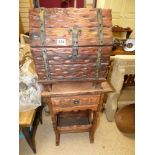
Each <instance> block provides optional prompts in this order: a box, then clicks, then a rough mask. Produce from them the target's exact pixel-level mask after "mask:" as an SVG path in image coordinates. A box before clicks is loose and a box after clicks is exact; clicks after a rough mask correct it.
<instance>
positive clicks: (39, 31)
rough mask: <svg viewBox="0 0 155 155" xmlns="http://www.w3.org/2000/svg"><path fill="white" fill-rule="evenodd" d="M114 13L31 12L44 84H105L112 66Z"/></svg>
mask: <svg viewBox="0 0 155 155" xmlns="http://www.w3.org/2000/svg"><path fill="white" fill-rule="evenodd" d="M111 26H112V23H111V10H109V9H103V10H101V9H86V8H80V9H75V8H66V9H62V8H51V9H45V8H41V9H32V10H30V43H31V52H32V55H33V59H34V62H35V67H36V71H37V74H38V77H39V80H40V81H41V82H43V83H44V82H53V81H74V80H78V81H81V80H104V79H105V78H106V72H107V65H108V63H109V58H110V52H111V46H112V32H111Z"/></svg>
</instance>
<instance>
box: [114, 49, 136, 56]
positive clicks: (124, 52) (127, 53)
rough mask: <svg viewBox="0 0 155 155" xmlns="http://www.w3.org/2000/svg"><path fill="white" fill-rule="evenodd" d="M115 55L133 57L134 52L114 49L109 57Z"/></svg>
mask: <svg viewBox="0 0 155 155" xmlns="http://www.w3.org/2000/svg"><path fill="white" fill-rule="evenodd" d="M115 55H135V51H131V52H128V51H124V50H123V49H116V50H113V51H112V52H111V56H115Z"/></svg>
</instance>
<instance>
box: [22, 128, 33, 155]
mask: <svg viewBox="0 0 155 155" xmlns="http://www.w3.org/2000/svg"><path fill="white" fill-rule="evenodd" d="M29 129H30V128H29V127H23V128H22V132H23V134H24V136H25V139H26V141H27V142H28V144H29V146H30V147H31V149H32V150H33V152H34V153H36V145H35V139H34V137H33V136H31V134H30V130H29Z"/></svg>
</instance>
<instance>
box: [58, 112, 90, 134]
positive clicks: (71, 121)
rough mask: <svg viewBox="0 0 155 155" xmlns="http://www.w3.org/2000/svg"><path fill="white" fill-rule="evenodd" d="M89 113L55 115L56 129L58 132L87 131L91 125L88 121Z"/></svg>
mask: <svg viewBox="0 0 155 155" xmlns="http://www.w3.org/2000/svg"><path fill="white" fill-rule="evenodd" d="M89 114H90V113H89V111H88V110H87V111H78V112H69V113H67V112H65V113H59V114H58V115H57V129H58V131H59V132H61V133H63V132H84V131H89V129H90V128H91V127H92V124H91V123H90V121H89Z"/></svg>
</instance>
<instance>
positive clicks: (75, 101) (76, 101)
mask: <svg viewBox="0 0 155 155" xmlns="http://www.w3.org/2000/svg"><path fill="white" fill-rule="evenodd" d="M72 102H73V103H74V104H79V103H80V100H77V99H73V101H72Z"/></svg>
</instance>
